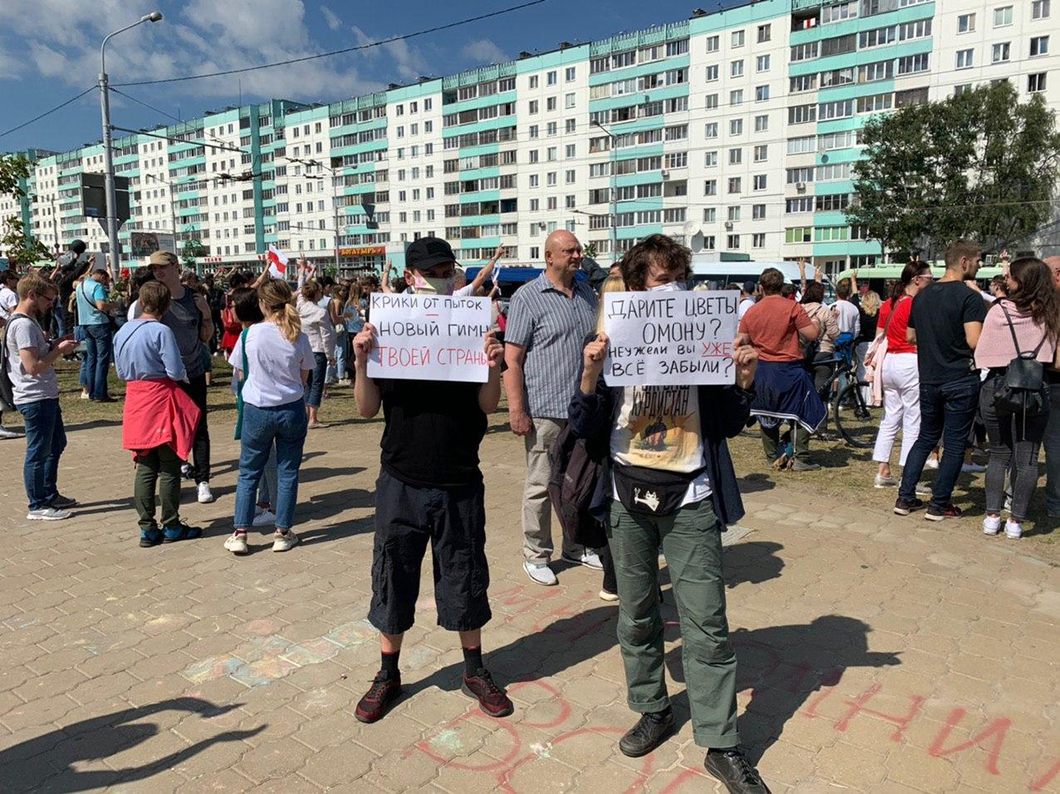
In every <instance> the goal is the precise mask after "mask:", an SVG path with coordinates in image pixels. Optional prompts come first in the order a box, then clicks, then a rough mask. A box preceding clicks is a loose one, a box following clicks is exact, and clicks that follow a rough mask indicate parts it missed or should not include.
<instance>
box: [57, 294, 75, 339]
mask: <svg viewBox="0 0 1060 794" xmlns="http://www.w3.org/2000/svg"><path fill="white" fill-rule="evenodd" d="M52 315H53V316H54V317H55V334H56V336H58V337H60V338H61V337H64V336H66V335H67V334H68V333H70V331H71V329H70V328H68V327H67V317H66V307H64V306H63V304H62V301H58V300H57V301H56V302H55V305H54V306H52Z"/></svg>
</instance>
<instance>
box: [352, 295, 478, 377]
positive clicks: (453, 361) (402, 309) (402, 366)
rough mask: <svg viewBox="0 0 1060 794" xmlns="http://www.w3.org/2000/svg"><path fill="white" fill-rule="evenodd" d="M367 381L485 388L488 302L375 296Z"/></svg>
mask: <svg viewBox="0 0 1060 794" xmlns="http://www.w3.org/2000/svg"><path fill="white" fill-rule="evenodd" d="M371 319H372V325H374V326H375V328H376V346H375V348H374V349H373V350H372V355H371V357H370V358H369V360H368V377H370V378H399V379H403V380H455V381H466V382H469V383H485V382H486V380H487V378H488V376H489V360H488V359H487V358H486V353H485V344H486V334H487V333H488V332H489V330H490V325H491V317H490V301H489V298H461V297H456V296H453V295H412V294H408V293H387V292H373V293H372V308H371Z"/></svg>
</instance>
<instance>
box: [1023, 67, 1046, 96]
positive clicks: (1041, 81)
mask: <svg viewBox="0 0 1060 794" xmlns="http://www.w3.org/2000/svg"><path fill="white" fill-rule="evenodd" d="M1027 90H1028V91H1030V92H1031V93H1037V92H1038V91H1044V90H1045V72H1038V73H1037V74H1029V75H1027Z"/></svg>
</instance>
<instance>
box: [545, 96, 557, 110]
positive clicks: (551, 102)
mask: <svg viewBox="0 0 1060 794" xmlns="http://www.w3.org/2000/svg"><path fill="white" fill-rule="evenodd" d="M545 109H546V110H549V111H552V110H555V109H556V98H555V97H554V96H550V97H549V98H548V99H546V100H545Z"/></svg>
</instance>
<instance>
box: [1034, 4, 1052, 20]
mask: <svg viewBox="0 0 1060 794" xmlns="http://www.w3.org/2000/svg"><path fill="white" fill-rule="evenodd" d="M1048 16H1049V0H1034V2H1033V3H1031V19H1046V18H1048Z"/></svg>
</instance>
